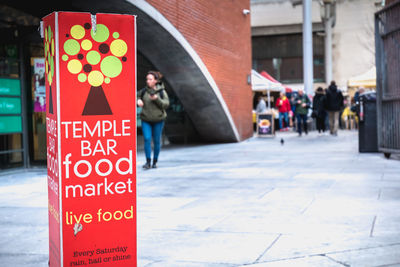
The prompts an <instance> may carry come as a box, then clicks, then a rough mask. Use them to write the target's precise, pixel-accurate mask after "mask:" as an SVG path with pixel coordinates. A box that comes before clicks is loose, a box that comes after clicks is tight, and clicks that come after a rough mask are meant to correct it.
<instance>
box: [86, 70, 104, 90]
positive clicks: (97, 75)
mask: <svg viewBox="0 0 400 267" xmlns="http://www.w3.org/2000/svg"><path fill="white" fill-rule="evenodd" d="M88 81H89V84H90V85H91V86H94V87H97V86H100V85H102V84H103V81H104V76H103V74H102V73H101V72H100V71H98V70H94V71H92V72H90V73H89V75H88Z"/></svg>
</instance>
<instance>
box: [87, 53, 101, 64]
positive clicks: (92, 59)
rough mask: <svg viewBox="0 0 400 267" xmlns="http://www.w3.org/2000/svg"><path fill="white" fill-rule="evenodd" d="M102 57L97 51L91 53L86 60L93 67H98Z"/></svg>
mask: <svg viewBox="0 0 400 267" xmlns="http://www.w3.org/2000/svg"><path fill="white" fill-rule="evenodd" d="M100 59H101V56H100V54H99V52H97V51H94V50H93V51H89V52H88V53H87V55H86V60H87V62H89V64H91V65H96V64H98V63H99V62H100Z"/></svg>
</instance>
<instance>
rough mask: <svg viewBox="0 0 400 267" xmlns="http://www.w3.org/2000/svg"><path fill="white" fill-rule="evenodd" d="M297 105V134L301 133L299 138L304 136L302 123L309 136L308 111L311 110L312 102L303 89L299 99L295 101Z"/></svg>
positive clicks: (299, 93) (300, 90)
mask: <svg viewBox="0 0 400 267" xmlns="http://www.w3.org/2000/svg"><path fill="white" fill-rule="evenodd" d="M295 103H296V120H297V132H298V133H299V136H301V134H302V129H301V122H303V127H304V132H305V134H308V129H307V114H308V109H309V108H310V103H311V101H310V99H309V98H308V96H307V95H306V94H305V93H304V91H303V90H302V89H299V91H298V94H297V97H296V99H295Z"/></svg>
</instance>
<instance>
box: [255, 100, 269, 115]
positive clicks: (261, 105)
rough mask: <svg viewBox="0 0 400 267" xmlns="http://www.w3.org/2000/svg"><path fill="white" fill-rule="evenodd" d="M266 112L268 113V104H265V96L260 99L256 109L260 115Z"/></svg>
mask: <svg viewBox="0 0 400 267" xmlns="http://www.w3.org/2000/svg"><path fill="white" fill-rule="evenodd" d="M265 112H267V104H266V103H265V100H264V98H263V96H262V95H260V96H259V97H258V104H257V107H256V113H257V114H260V113H265Z"/></svg>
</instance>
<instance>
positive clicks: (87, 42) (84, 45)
mask: <svg viewBox="0 0 400 267" xmlns="http://www.w3.org/2000/svg"><path fill="white" fill-rule="evenodd" d="M81 46H82V49H83V50H86V51H88V50H90V49H92V46H93V44H92V42H91V41H90V40H88V39H85V40H83V41H82V43H81Z"/></svg>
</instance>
